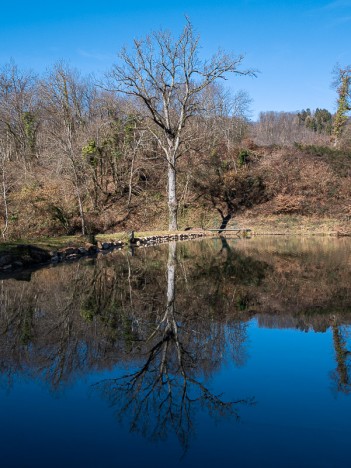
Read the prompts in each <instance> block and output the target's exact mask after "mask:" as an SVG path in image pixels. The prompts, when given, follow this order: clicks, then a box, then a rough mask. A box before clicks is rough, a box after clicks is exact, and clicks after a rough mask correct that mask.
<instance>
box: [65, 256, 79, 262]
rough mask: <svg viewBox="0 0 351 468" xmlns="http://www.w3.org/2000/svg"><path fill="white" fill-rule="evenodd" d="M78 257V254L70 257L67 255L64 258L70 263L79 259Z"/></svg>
mask: <svg viewBox="0 0 351 468" xmlns="http://www.w3.org/2000/svg"><path fill="white" fill-rule="evenodd" d="M79 257H80V255H79V254H70V255H67V256H66V260H68V261H72V260H76V259H77V258H79Z"/></svg>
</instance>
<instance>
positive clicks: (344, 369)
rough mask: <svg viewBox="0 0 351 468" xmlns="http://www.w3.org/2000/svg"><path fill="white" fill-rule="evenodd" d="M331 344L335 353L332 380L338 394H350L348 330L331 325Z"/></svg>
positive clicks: (350, 364) (350, 361)
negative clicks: (335, 365)
mask: <svg viewBox="0 0 351 468" xmlns="http://www.w3.org/2000/svg"><path fill="white" fill-rule="evenodd" d="M332 330H333V344H334V352H335V360H336V364H337V367H336V369H335V371H334V372H333V373H332V379H333V381H334V382H335V385H336V390H337V391H338V392H342V393H346V394H350V393H351V351H349V350H348V349H347V335H348V333H349V331H348V329H347V328H346V327H343V326H340V325H339V326H338V325H337V324H336V323H334V324H333V325H332Z"/></svg>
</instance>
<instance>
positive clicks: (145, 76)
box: [109, 19, 255, 230]
mask: <svg viewBox="0 0 351 468" xmlns="http://www.w3.org/2000/svg"><path fill="white" fill-rule="evenodd" d="M199 48H200V46H199V36H198V35H196V34H195V33H194V29H193V26H192V24H191V22H190V21H189V19H186V24H185V26H184V29H183V31H182V32H181V34H180V36H179V37H177V38H174V37H173V36H172V34H171V33H170V32H168V31H156V32H153V33H151V34H150V35H149V36H146V37H145V38H144V39H140V40H137V39H135V40H134V43H133V49H132V51H131V52H129V51H128V50H127V49H125V48H124V49H122V51H121V52H120V54H119V59H120V60H119V62H118V63H117V64H115V65H114V66H113V68H112V70H111V72H110V73H109V88H110V89H113V90H114V91H117V92H121V93H124V94H126V95H129V96H133V97H135V98H136V99H137V102H138V104H139V105H140V107H139V112H140V113H141V114H142V116H143V117H144V123H145V125H146V126H147V128H148V130H149V131H150V132H151V133H152V134H153V136H154V137H155V138H156V139H157V141H158V144H159V145H160V147H161V149H162V151H163V154H164V156H165V159H166V161H167V168H168V207H169V229H170V230H176V229H177V209H178V199H177V192H176V175H177V168H176V165H177V160H178V159H179V157H180V156H181V155H182V154H183V153H184V149H185V148H186V145H185V144H186V143H187V142H188V141H189V139H191V138H194V135H189V134H188V133H187V131H186V124H187V122H188V121H189V119H191V118H192V117H195V116H199V115H201V114H203V112H204V110H203V108H202V106H201V93H202V91H203V90H205V89H206V88H207V87H208V86H210V85H211V84H212V83H214V82H215V81H216V80H218V79H221V78H222V79H223V78H225V76H226V74H227V73H235V74H239V75H250V76H253V75H255V72H254V71H253V70H244V69H241V65H242V62H243V59H244V57H243V55H238V56H236V57H234V56H231V55H228V54H226V53H223V52H222V51H218V52H217V53H216V54H215V55H214V56H213V57H212V58H211V59H209V60H202V59H201V58H200V56H199Z"/></svg>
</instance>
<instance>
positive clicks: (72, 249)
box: [60, 247, 78, 257]
mask: <svg viewBox="0 0 351 468" xmlns="http://www.w3.org/2000/svg"><path fill="white" fill-rule="evenodd" d="M77 252H78V249H76V248H75V247H66V248H64V249H61V251H60V253H61V255H62V256H63V257H68V256H69V255H74V254H76V253H77Z"/></svg>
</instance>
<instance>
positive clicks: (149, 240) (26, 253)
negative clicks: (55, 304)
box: [0, 216, 351, 277]
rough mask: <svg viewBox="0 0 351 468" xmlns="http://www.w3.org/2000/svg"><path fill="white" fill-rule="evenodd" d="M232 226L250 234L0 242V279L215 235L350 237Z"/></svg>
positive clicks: (262, 223) (242, 223) (327, 224)
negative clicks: (102, 254) (88, 259)
mask: <svg viewBox="0 0 351 468" xmlns="http://www.w3.org/2000/svg"><path fill="white" fill-rule="evenodd" d="M234 222H235V227H237V228H240V229H243V230H244V229H247V230H250V232H248V233H245V232H243V233H242V234H241V235H238V233H234V232H230V231H227V232H226V231H225V230H224V231H223V232H222V233H221V234H219V232H216V231H209V230H207V229H206V228H204V229H202V228H192V229H189V230H180V231H176V232H170V231H145V232H141V231H140V232H139V231H137V232H135V233H134V234H133V235H132V237H131V238H129V235H128V233H126V232H119V233H115V234H98V235H96V238H95V239H96V242H95V243H91V242H88V240H87V238H85V237H82V236H71V237H67V236H66V237H65V236H62V237H57V238H40V239H27V240H26V239H24V240H19V241H14V242H0V277H9V276H12V275H13V274H15V273H18V272H21V271H25V270H28V271H29V270H36V269H38V268H41V267H44V266H48V265H50V264H51V265H55V264H58V263H61V262H72V261H75V260H79V259H80V258H83V257H88V256H96V255H98V254H99V253H107V252H109V251H112V250H121V249H124V248H126V247H128V248H140V247H148V246H154V245H158V244H161V243H166V242H171V241H185V240H195V239H200V238H205V237H206V238H210V237H216V236H219V235H222V236H225V237H233V238H240V237H243V238H245V237H256V236H257V237H261V236H288V237H351V226H350V227H349V223H348V222H346V221H345V222H340V221H339V220H335V219H327V218H326V219H313V218H310V219H306V218H303V217H291V216H284V217H282V216H280V217H279V218H277V217H265V218H262V217H261V218H250V217H247V216H242V217H241V216H240V217H237V218H235V219H234V220H233V224H234ZM273 226H274V230H273V229H272V227H273ZM230 227H234V226H230Z"/></svg>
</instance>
